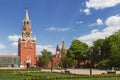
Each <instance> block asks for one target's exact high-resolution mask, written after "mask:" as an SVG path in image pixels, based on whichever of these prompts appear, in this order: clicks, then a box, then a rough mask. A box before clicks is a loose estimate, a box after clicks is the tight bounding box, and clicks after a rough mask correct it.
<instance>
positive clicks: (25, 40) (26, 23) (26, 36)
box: [18, 9, 36, 67]
mask: <svg viewBox="0 0 120 80" xmlns="http://www.w3.org/2000/svg"><path fill="white" fill-rule="evenodd" d="M18 56H19V57H20V67H34V66H36V38H33V36H32V28H31V21H30V19H29V15H28V9H26V15H25V19H24V20H23V24H22V36H21V38H19V40H18Z"/></svg>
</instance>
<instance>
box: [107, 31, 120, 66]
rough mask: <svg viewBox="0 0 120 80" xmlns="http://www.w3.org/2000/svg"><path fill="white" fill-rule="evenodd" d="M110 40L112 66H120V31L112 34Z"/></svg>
mask: <svg viewBox="0 0 120 80" xmlns="http://www.w3.org/2000/svg"><path fill="white" fill-rule="evenodd" d="M108 40H109V41H110V45H111V50H110V53H111V55H110V63H111V67H112V66H114V67H120V31H118V32H116V33H114V34H113V35H111V36H110V37H109V38H108Z"/></svg>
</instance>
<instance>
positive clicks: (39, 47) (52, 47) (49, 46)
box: [36, 45, 55, 54]
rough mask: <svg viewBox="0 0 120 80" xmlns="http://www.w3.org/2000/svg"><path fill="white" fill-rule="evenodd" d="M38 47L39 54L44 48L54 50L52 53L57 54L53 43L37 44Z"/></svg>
mask: <svg viewBox="0 0 120 80" xmlns="http://www.w3.org/2000/svg"><path fill="white" fill-rule="evenodd" d="M36 48H37V51H36V52H37V54H40V53H41V51H42V50H43V49H46V50H48V51H50V52H52V54H55V48H54V46H53V45H37V47H36Z"/></svg>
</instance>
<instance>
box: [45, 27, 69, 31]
mask: <svg viewBox="0 0 120 80" xmlns="http://www.w3.org/2000/svg"><path fill="white" fill-rule="evenodd" d="M45 30H48V31H68V30H70V28H68V27H65V28H60V27H50V28H46V29H45Z"/></svg>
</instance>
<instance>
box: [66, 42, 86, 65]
mask: <svg viewBox="0 0 120 80" xmlns="http://www.w3.org/2000/svg"><path fill="white" fill-rule="evenodd" d="M87 49H88V45H87V44H86V43H83V42H81V41H79V40H74V41H73V42H72V44H71V46H70V48H69V49H68V51H67V55H66V56H67V57H68V58H67V59H68V60H69V62H73V63H76V61H77V67H79V66H80V65H79V63H80V62H81V61H84V60H85V59H86V56H87Z"/></svg>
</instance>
